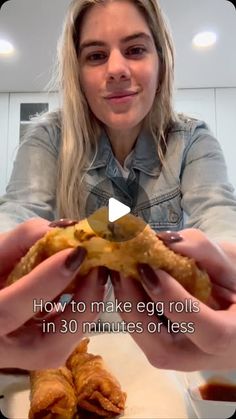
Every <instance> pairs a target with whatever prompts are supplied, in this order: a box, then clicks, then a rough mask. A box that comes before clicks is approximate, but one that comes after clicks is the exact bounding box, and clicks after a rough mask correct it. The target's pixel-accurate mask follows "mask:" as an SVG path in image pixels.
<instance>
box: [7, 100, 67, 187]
mask: <svg viewBox="0 0 236 419" xmlns="http://www.w3.org/2000/svg"><path fill="white" fill-rule="evenodd" d="M58 106H59V99H58V94H57V93H50V94H47V93H11V94H10V101H9V129H8V149H7V171H6V177H7V181H8V180H9V177H10V175H11V172H12V167H13V162H14V159H15V156H16V152H17V149H18V147H19V144H20V140H21V138H22V136H23V134H24V131H25V127H26V125H27V124H29V123H30V121H29V119H30V116H33V115H35V112H37V109H38V110H39V112H42V111H43V110H46V111H47V110H49V111H51V110H53V109H56V108H58ZM26 164H27V162H26Z"/></svg>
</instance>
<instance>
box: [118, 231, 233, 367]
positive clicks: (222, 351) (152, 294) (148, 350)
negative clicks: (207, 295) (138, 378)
mask: <svg viewBox="0 0 236 419" xmlns="http://www.w3.org/2000/svg"><path fill="white" fill-rule="evenodd" d="M180 234H181V236H182V237H183V240H182V241H179V242H176V243H173V244H169V247H171V248H172V249H173V250H175V251H176V252H179V253H182V254H184V255H186V256H189V257H194V259H195V260H196V261H197V262H198V264H199V265H200V266H201V267H202V268H205V269H206V270H207V271H208V273H209V275H210V276H211V279H212V282H213V295H214V301H215V302H217V304H218V308H220V309H218V310H215V309H213V308H211V307H210V306H207V305H206V304H203V303H202V302H200V301H198V300H197V299H196V298H195V297H193V296H192V295H190V294H189V293H188V292H187V291H186V290H185V289H184V288H183V287H182V286H181V285H180V284H179V283H178V282H177V281H176V280H175V279H174V278H172V277H171V276H170V275H168V274H167V273H166V272H164V271H161V270H156V271H154V270H153V269H152V268H151V267H150V266H148V265H140V266H139V272H140V277H141V282H138V281H137V280H134V279H132V278H125V277H123V276H121V275H119V274H117V273H113V274H112V282H113V285H114V291H115V296H116V298H117V299H118V300H119V301H123V302H125V301H130V302H131V304H132V312H131V313H125V312H124V313H122V318H123V320H125V321H126V323H129V322H132V323H136V325H137V324H139V325H142V333H140V328H139V330H138V329H137V330H136V331H134V332H133V333H132V337H133V338H134V339H135V341H136V343H137V344H138V345H139V347H140V348H141V349H142V350H143V352H144V353H145V354H146V356H147V358H148V360H149V361H150V363H151V364H152V365H154V366H155V367H158V368H164V369H173V370H180V371H194V370H204V369H205V370H206V369H229V368H233V369H234V368H236V358H235V353H236V266H235V265H236V264H234V263H233V258H232V257H231V256H232V254H231V255H230V257H228V255H227V253H226V252H224V250H223V249H222V248H221V247H220V246H218V245H216V244H214V243H212V242H211V241H210V240H208V239H207V237H206V236H205V235H204V234H203V233H201V232H200V231H199V230H195V229H188V230H183V231H181V233H180ZM140 302H144V303H145V304H146V307H147V310H145V311H143V305H142V306H141V307H142V310H141V309H140V305H139V303H140ZM150 302H151V303H152V305H151V304H150ZM148 303H149V306H148V305H147V304H148ZM176 303H177V304H176ZM153 306H156V309H157V310H156V313H157V314H164V316H165V318H164V320H163V316H162V317H158V316H157V314H155V313H153V312H152V310H150V307H153ZM162 308H164V313H163V312H161V309H162ZM150 324H151V329H150ZM155 325H156V326H155ZM155 329H156V331H155Z"/></svg>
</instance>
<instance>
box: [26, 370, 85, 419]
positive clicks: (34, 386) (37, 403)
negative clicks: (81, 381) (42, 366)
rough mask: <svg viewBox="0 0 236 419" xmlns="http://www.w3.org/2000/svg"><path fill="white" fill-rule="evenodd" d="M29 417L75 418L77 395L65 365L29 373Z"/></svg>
mask: <svg viewBox="0 0 236 419" xmlns="http://www.w3.org/2000/svg"><path fill="white" fill-rule="evenodd" d="M30 384H31V404H30V411H29V419H76V418H78V416H77V413H76V412H77V397H76V392H75V388H74V385H73V379H72V375H71V371H70V370H69V369H68V368H66V367H61V368H58V369H46V370H41V371H33V372H31V373H30Z"/></svg>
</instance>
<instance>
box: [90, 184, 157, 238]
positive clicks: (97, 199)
mask: <svg viewBox="0 0 236 419" xmlns="http://www.w3.org/2000/svg"><path fill="white" fill-rule="evenodd" d="M92 181H93V179H91V183H92ZM87 190H89V194H88V195H87V199H86V202H85V208H84V213H85V217H86V218H87V222H88V223H89V226H90V228H91V229H92V230H93V231H94V233H95V234H96V235H99V236H101V237H104V238H106V240H109V241H116V242H120V241H126V240H130V239H132V238H134V237H135V236H137V235H138V234H139V233H140V232H141V231H142V230H143V229H144V228H145V226H146V223H148V222H149V219H150V205H149V199H148V195H147V193H146V192H145V190H144V189H143V188H142V187H141V186H140V185H139V183H138V182H136V180H133V181H127V180H125V179H124V178H123V177H115V178H114V179H108V178H107V179H104V180H103V181H101V182H98V183H97V184H96V185H95V186H92V185H90V184H89V183H87ZM100 208H105V209H106V210H105V211H101V212H99V211H97V210H98V209H100ZM130 215H133V216H135V217H137V216H138V217H139V218H140V219H141V221H142V222H140V223H135V222H134V221H133V220H134V219H133V220H132V217H131V218H130ZM124 227H125V228H124ZM124 230H125V234H124ZM104 231H106V232H107V234H105V235H103V232H104Z"/></svg>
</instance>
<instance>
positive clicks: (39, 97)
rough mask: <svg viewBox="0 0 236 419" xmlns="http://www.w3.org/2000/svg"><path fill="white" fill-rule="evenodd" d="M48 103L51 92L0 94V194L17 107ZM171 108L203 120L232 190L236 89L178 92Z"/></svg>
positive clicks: (53, 99) (52, 102) (15, 133)
mask: <svg viewBox="0 0 236 419" xmlns="http://www.w3.org/2000/svg"><path fill="white" fill-rule="evenodd" d="M45 101H47V102H48V103H49V109H50V110H52V109H54V108H56V107H57V106H58V96H57V95H56V94H55V93H53V94H51V95H49V96H48V95H47V94H45V93H38V94H37V93H22V94H21V93H11V94H8V93H0V156H1V166H0V194H3V193H4V190H5V186H6V183H7V179H9V176H10V173H11V170H12V164H13V160H14V157H15V153H16V149H17V146H18V144H19V124H20V104H21V103H37V102H45ZM175 108H176V110H177V111H179V112H184V113H187V114H189V115H190V116H193V117H195V118H198V119H203V120H204V121H206V122H207V123H208V125H209V127H210V129H211V130H212V132H213V134H214V135H215V136H216V137H217V138H218V139H219V141H220V143H221V146H222V148H223V151H224V154H225V158H226V162H227V165H228V173H229V178H230V181H231V183H232V184H233V185H234V187H235V188H236V153H235V151H234V150H235V142H236V130H235V120H236V87H235V88H225V89H223V88H216V89H179V90H178V91H177V92H176V95H175Z"/></svg>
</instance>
